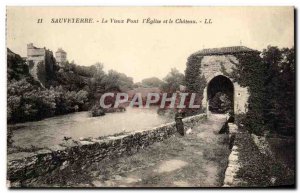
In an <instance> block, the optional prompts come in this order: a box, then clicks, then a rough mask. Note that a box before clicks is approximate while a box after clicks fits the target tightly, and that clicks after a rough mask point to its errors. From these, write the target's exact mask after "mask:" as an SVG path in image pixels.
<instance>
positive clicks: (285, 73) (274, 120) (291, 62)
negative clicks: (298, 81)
mask: <svg viewBox="0 0 300 193" xmlns="http://www.w3.org/2000/svg"><path fill="white" fill-rule="evenodd" d="M262 58H263V62H264V64H265V65H266V67H267V74H266V75H267V76H266V83H265V86H266V93H268V94H267V95H266V101H265V102H266V103H265V114H264V116H265V119H266V120H267V126H268V128H270V129H271V131H273V132H276V133H280V134H284V135H294V134H295V108H296V104H295V50H294V48H291V49H288V48H283V49H279V48H278V47H272V46H269V47H268V48H267V49H264V50H263V52H262Z"/></svg>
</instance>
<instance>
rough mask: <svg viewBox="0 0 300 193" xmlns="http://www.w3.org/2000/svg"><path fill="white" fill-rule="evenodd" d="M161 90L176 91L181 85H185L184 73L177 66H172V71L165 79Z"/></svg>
mask: <svg viewBox="0 0 300 193" xmlns="http://www.w3.org/2000/svg"><path fill="white" fill-rule="evenodd" d="M163 80H164V83H163V84H162V85H161V90H162V91H164V92H168V93H174V92H176V91H177V90H179V89H180V85H184V74H182V73H180V72H179V71H178V70H177V69H176V68H172V69H171V72H169V74H168V75H167V76H166V77H165V78H164V79H163Z"/></svg>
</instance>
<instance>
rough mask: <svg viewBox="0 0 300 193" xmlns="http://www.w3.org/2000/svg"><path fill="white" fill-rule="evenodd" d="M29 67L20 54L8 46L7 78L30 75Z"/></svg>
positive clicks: (17, 78) (20, 77) (16, 78)
mask: <svg viewBox="0 0 300 193" xmlns="http://www.w3.org/2000/svg"><path fill="white" fill-rule="evenodd" d="M29 76H30V75H29V69H28V66H27V65H26V64H25V61H24V60H23V59H22V58H21V56H20V55H18V54H15V53H13V52H12V51H11V50H10V49H8V48H7V80H8V81H9V80H12V79H15V80H20V79H22V78H26V77H29Z"/></svg>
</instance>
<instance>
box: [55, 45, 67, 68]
mask: <svg viewBox="0 0 300 193" xmlns="http://www.w3.org/2000/svg"><path fill="white" fill-rule="evenodd" d="M55 59H56V63H57V64H58V65H59V66H63V65H64V64H65V63H66V62H67V52H65V51H64V50H63V49H61V48H58V50H57V51H56V52H55Z"/></svg>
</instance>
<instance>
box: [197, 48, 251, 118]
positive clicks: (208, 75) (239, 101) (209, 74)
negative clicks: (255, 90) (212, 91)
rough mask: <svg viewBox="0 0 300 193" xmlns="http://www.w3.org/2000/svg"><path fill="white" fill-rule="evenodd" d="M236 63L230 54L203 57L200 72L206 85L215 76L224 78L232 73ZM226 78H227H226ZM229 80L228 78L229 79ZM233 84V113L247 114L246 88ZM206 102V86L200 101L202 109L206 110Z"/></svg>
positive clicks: (247, 96)
mask: <svg viewBox="0 0 300 193" xmlns="http://www.w3.org/2000/svg"><path fill="white" fill-rule="evenodd" d="M237 63H238V60H237V58H236V57H235V56H234V55H231V54H225V55H209V56H203V58H202V60H201V71H202V75H203V76H204V77H205V80H206V82H207V85H208V84H209V83H210V81H211V80H212V79H213V78H215V77H217V76H220V75H222V76H225V77H227V76H226V74H230V73H232V70H233V68H235V65H236V64H237ZM227 78H228V77H227ZM229 79H230V78H229ZM230 80H231V82H232V83H233V87H234V93H233V101H234V113H235V114H242V113H245V112H247V107H248V98H249V93H248V88H247V87H242V86H240V85H239V84H238V83H237V82H234V81H233V80H232V79H230ZM207 106H208V101H207V86H206V87H205V88H204V91H203V100H202V108H203V109H207Z"/></svg>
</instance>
